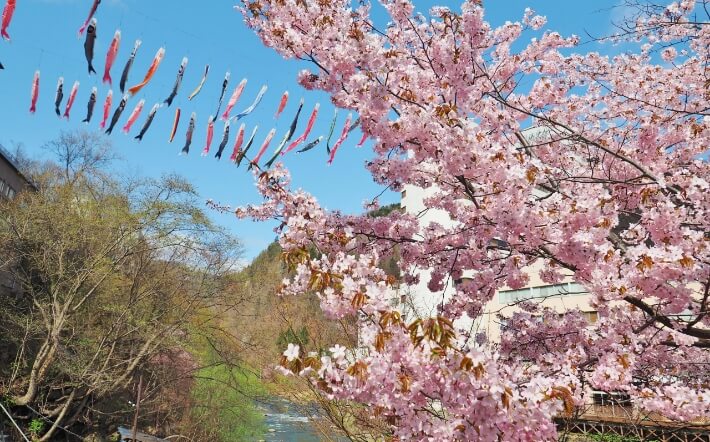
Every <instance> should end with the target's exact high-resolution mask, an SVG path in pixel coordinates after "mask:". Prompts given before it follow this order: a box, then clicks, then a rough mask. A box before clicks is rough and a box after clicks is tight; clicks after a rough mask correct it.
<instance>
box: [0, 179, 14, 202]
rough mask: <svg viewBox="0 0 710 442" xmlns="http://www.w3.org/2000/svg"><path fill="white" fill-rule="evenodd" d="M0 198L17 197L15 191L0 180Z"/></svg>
mask: <svg viewBox="0 0 710 442" xmlns="http://www.w3.org/2000/svg"><path fill="white" fill-rule="evenodd" d="M0 197H3V198H7V199H12V198H14V197H15V189H13V188H12V186H10V185H9V184H7V183H6V182H5V180H3V179H2V178H0Z"/></svg>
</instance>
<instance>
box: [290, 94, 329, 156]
mask: <svg viewBox="0 0 710 442" xmlns="http://www.w3.org/2000/svg"><path fill="white" fill-rule="evenodd" d="M318 109H320V103H316V105H315V107H314V108H313V111H312V112H311V116H310V117H309V118H308V124H307V125H306V130H305V131H303V133H302V134H301V136H300V137H298V138H296V139H295V140H293V141H292V142H291V144H289V145H288V147H287V148H286V150H284V151H283V152H281V155H286V154H287V153H289V152H291V151H292V150H293V149H295V148H296V146H298V145H299V144H301V143H303V142H304V141H306V138H308V135H309V134H310V133H311V129H313V124H314V123H315V122H316V118H317V117H318Z"/></svg>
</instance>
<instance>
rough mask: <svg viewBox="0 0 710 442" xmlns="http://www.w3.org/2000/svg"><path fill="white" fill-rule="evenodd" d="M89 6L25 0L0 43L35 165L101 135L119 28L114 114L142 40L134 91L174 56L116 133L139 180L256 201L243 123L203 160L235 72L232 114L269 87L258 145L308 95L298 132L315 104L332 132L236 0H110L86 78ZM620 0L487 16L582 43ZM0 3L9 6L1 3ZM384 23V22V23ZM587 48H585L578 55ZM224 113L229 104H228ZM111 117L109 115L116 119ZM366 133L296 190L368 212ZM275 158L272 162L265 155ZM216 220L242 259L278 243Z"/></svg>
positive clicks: (251, 120)
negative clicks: (72, 139) (236, 242)
mask: <svg viewBox="0 0 710 442" xmlns="http://www.w3.org/2000/svg"><path fill="white" fill-rule="evenodd" d="M91 3H92V0H18V1H17V9H16V11H15V16H14V18H13V21H12V23H11V25H10V28H9V33H10V35H11V37H12V42H10V43H8V42H4V41H3V42H0V61H2V63H3V64H4V65H5V70H4V71H0V144H3V145H4V146H5V147H6V148H8V149H10V150H12V149H13V147H14V145H15V144H16V143H22V144H23V146H24V149H25V151H26V152H27V153H28V154H30V155H32V156H34V157H35V158H42V157H44V155H45V153H44V151H42V149H41V146H42V145H43V144H44V143H46V142H47V141H49V140H51V139H53V138H55V137H56V136H57V135H58V133H59V131H60V130H62V129H65V130H74V129H79V128H86V129H88V130H99V129H98V124H99V121H100V119H101V112H102V111H101V109H102V107H103V100H104V98H105V96H106V92H107V90H108V85H104V84H102V83H101V75H102V74H103V66H104V61H105V57H106V50H107V48H108V45H109V44H110V41H111V38H112V37H113V34H114V31H115V30H116V29H120V30H121V32H122V41H121V47H120V50H119V54H118V57H117V59H116V62H115V64H114V67H113V69H112V76H113V78H114V107H115V105H116V104H117V103H118V101H119V100H120V91H119V90H118V80H119V79H120V75H121V71H122V69H123V65H124V63H125V61H126V59H127V57H128V55H129V53H130V51H131V48H132V47H133V42H134V41H135V40H136V39H141V40H142V42H143V44H142V46H141V47H140V49H139V51H138V55H137V57H136V60H135V63H134V65H133V69H132V71H131V75H130V77H129V81H128V83H129V84H130V85H133V84H135V83H137V82H139V81H140V80H141V79H142V77H143V74H144V73H145V71H146V69H147V67H148V65H149V64H150V62H151V60H152V58H153V56H154V55H155V52H156V51H157V49H158V48H159V47H161V46H164V47H165V48H166V55H165V59H164V60H163V63H162V64H161V66H160V68H159V70H158V72H157V74H156V76H155V77H154V79H153V80H152V82H151V83H149V85H148V86H146V87H145V88H144V89H143V91H141V92H140V93H139V94H138V95H137V96H136V97H134V98H132V99H131V100H130V101H129V103H128V105H127V106H126V110H125V112H124V114H123V116H122V119H121V121H120V125H119V126H118V127H117V129H115V130H114V133H113V135H112V136H111V138H112V140H113V143H114V148H115V150H116V151H117V152H118V153H119V154H120V155H121V156H122V157H123V161H122V162H121V163H120V167H121V168H122V169H123V170H124V171H126V172H128V173H131V174H138V175H143V176H154V177H158V176H160V175H162V174H166V173H178V174H181V175H183V176H185V177H187V178H188V179H189V180H190V181H192V182H193V183H194V184H195V186H196V187H197V189H198V191H199V192H200V195H201V197H203V198H204V199H205V200H206V199H208V198H211V199H213V200H215V201H218V202H221V203H223V204H229V205H231V206H238V205H243V204H247V203H254V202H258V201H259V200H260V198H259V196H258V194H257V193H256V190H255V189H254V184H253V180H252V177H251V174H249V173H247V172H246V168H245V167H241V168H236V167H235V166H234V165H233V164H232V163H230V162H229V161H228V158H229V154H230V153H231V147H232V144H233V141H234V137H235V136H236V132H237V128H238V126H239V125H238V124H233V125H232V128H231V139H230V142H229V144H228V147H227V149H226V150H225V155H224V156H223V159H222V160H221V161H219V162H218V161H216V160H215V159H214V158H213V154H214V151H215V149H216V148H217V145H218V144H219V141H220V139H221V135H222V123H221V122H217V123H216V124H215V137H214V141H213V145H212V154H211V155H209V156H207V157H201V156H200V152H201V150H202V148H203V147H204V143H205V138H206V126H207V120H208V117H209V115H210V114H212V113H214V112H215V110H216V107H217V101H218V97H219V92H220V89H221V84H222V79H223V77H224V74H225V72H226V71H230V72H231V82H230V85H229V87H228V91H227V96H226V97H225V104H226V101H227V100H228V98H229V94H231V91H232V90H233V88H234V87H235V86H236V84H237V83H238V82H239V81H240V80H241V79H242V78H247V79H248V83H247V87H246V89H245V91H244V93H243V94H242V97H241V99H240V100H239V102H238V103H237V105H236V106H235V109H234V111H233V112H232V115H234V114H235V113H236V112H239V111H241V110H242V109H244V108H245V107H246V106H247V105H248V104H250V103H251V101H252V100H253V98H254V97H255V96H256V93H257V91H258V90H259V88H260V87H261V85H263V84H267V85H268V86H269V90H268V92H267V93H266V95H265V96H264V99H263V101H262V103H261V105H260V106H259V107H258V108H257V109H256V111H254V112H253V113H252V114H251V115H250V116H248V117H246V118H244V119H243V120H242V122H245V123H246V126H247V133H250V131H251V128H252V127H253V126H254V125H259V132H258V134H257V137H256V142H257V143H258V144H257V145H256V146H255V147H253V148H252V149H256V148H258V147H259V144H260V143H261V141H262V140H263V138H264V137H265V135H266V133H267V132H268V131H269V129H271V128H272V127H276V129H277V134H276V137H275V141H274V142H273V143H272V147H271V148H273V147H274V146H275V145H276V144H277V142H278V140H279V139H280V138H281V136H282V134H283V133H284V132H285V131H286V129H287V128H288V126H289V125H290V123H291V119H292V118H293V113H294V112H295V109H296V107H297V105H298V100H299V99H300V98H301V97H303V98H304V99H305V106H304V109H303V112H302V115H301V120H300V124H299V129H297V135H298V134H300V132H301V131H302V128H303V127H304V126H305V121H306V120H307V117H308V115H309V114H310V112H311V109H312V108H313V105H314V104H315V103H316V102H320V103H321V111H320V116H319V119H318V121H317V122H316V126H315V127H314V130H313V132H312V134H311V137H310V138H311V139H312V138H315V137H316V136H318V135H320V134H325V133H326V132H327V130H328V126H329V123H330V118H332V115H333V106H332V104H331V103H330V100H329V99H328V97H327V96H326V95H324V94H322V93H318V92H312V91H305V90H304V89H302V88H300V87H299V86H298V85H297V83H296V81H295V78H296V73H297V72H298V71H299V70H300V69H302V68H303V67H305V65H304V64H300V63H297V62H294V61H286V60H284V59H282V58H281V57H280V56H279V55H277V54H276V53H275V52H274V51H272V50H270V49H268V48H266V47H264V46H263V45H262V44H261V43H260V41H259V39H258V38H257V37H256V36H255V35H254V34H253V33H252V31H250V30H249V29H247V27H246V26H245V25H244V23H243V22H242V18H241V15H240V14H239V13H238V12H236V11H235V10H234V9H233V6H234V4H235V2H234V1H233V0H209V1H188V0H170V1H168V0H103V1H102V3H101V5H100V6H99V9H98V12H97V14H96V17H97V19H98V38H97V41H96V51H95V57H94V65H95V66H96V70H97V71H98V73H99V74H98V76H97V75H93V76H88V74H87V71H86V61H85V58H84V50H83V42H84V39H83V37H82V39H77V30H78V28H79V26H80V25H81V24H82V23H83V21H84V19H85V18H86V15H87V13H88V11H89V8H90V6H91ZM615 3H617V0H594V1H591V2H579V1H564V0H506V1H493V0H488V1H484V4H485V5H486V6H487V17H488V20H489V21H490V22H491V23H492V24H494V25H496V24H501V23H503V22H505V21H507V20H510V21H514V20H518V19H519V18H520V17H521V16H522V14H523V10H524V9H525V7H526V6H530V7H532V8H533V9H535V10H536V11H537V12H538V13H539V14H542V15H546V16H547V17H548V24H547V26H546V28H547V29H553V30H556V31H558V32H561V33H562V34H563V35H568V34H572V33H574V34H578V35H580V36H582V37H583V40H584V39H586V37H584V36H585V31H588V32H590V33H592V34H595V35H603V34H608V33H609V32H610V30H611V26H610V22H611V20H612V19H613V18H618V17H619V15H620V11H619V10H618V9H612V7H613V6H614V4H615ZM0 4H4V2H3V1H2V0H0ZM415 4H416V5H417V8H418V9H419V10H421V11H426V10H428V8H429V7H431V6H433V5H435V4H446V5H448V6H450V7H451V8H452V9H454V10H457V9H458V5H459V2H451V1H447V2H443V1H438V2H436V1H420V2H417V1H415ZM377 20H378V21H379V22H382V20H385V17H384V16H383V15H381V14H379V15H378V17H377ZM588 49H591V48H588V47H583V48H582V49H581V50H585V51H586V50H588ZM184 56H186V57H188V58H189V64H188V66H187V69H186V72H185V77H184V81H183V85H182V88H181V90H180V92H179V94H178V96H177V98H176V99H175V102H174V103H173V105H172V107H170V108H167V107H163V108H161V109H160V110H159V111H158V114H157V115H156V118H155V121H154V122H153V126H152V127H151V129H150V131H149V132H148V133H147V135H146V136H145V138H144V141H143V142H142V143H140V144H139V143H136V142H134V141H133V136H134V135H136V134H137V132H138V131H139V130H140V127H141V126H142V124H143V121H144V118H145V116H146V115H147V112H148V110H149V109H150V108H151V107H152V106H153V104H154V103H156V102H159V101H160V102H162V101H163V100H164V99H165V98H166V97H167V96H168V94H169V93H170V90H171V89H172V86H173V83H174V81H175V75H176V73H177V69H178V66H179V64H180V61H181V60H182V57H184ZM205 64H209V65H210V74H209V77H208V80H207V82H206V84H205V86H204V88H203V90H202V92H201V93H200V95H198V96H197V98H195V99H194V100H193V101H188V100H187V95H188V94H189V93H190V92H191V91H192V90H193V89H194V88H195V86H196V85H197V83H198V82H199V80H200V78H201V76H202V73H203V70H204V66H205ZM37 69H39V70H40V71H41V85H40V97H39V102H38V110H37V113H36V114H35V115H30V114H29V112H28V108H29V105H30V88H31V82H32V76H33V74H34V71H35V70H37ZM59 76H63V77H64V80H65V102H66V97H67V96H68V94H69V89H70V88H71V85H72V83H73V82H74V81H75V80H79V81H80V82H81V86H80V88H79V93H78V96H77V99H76V102H75V103H74V108H73V110H72V118H71V121H68V122H67V121H66V120H64V119H61V120H60V119H58V118H57V117H56V115H55V114H54V111H53V102H54V91H55V87H56V82H57V78H58V77H59ZM93 86H96V87H98V89H99V97H98V100H97V104H96V109H95V111H94V118H93V120H92V122H91V124H90V125H88V126H86V125H85V124H83V123H81V120H82V119H83V118H84V116H85V113H86V102H87V99H88V96H89V93H90V90H91V88H92V87H93ZM284 90H289V91H290V95H291V98H290V101H289V104H288V106H287V107H286V110H285V111H284V113H283V115H282V116H281V118H280V119H279V120H277V121H275V120H274V118H273V116H274V113H275V111H276V107H277V105H278V102H279V99H280V97H281V94H282V92H283V91H284ZM141 98H144V99H145V100H146V105H145V108H144V111H143V114H142V115H141V117H140V118H139V120H138V121H137V122H136V123H135V125H134V126H133V131H132V135H131V136H126V135H125V134H123V132H122V131H121V130H120V128H121V127H122V126H123V123H124V122H125V120H126V118H128V114H129V113H130V112H131V110H132V109H133V107H134V106H135V104H136V103H137V102H138V100H140V99H141ZM176 107H180V108H181V109H182V119H181V122H180V126H179V128H178V132H177V135H176V137H175V141H174V142H173V143H172V144H169V143H168V135H169V131H170V126H171V125H172V120H173V115H174V112H175V108H176ZM222 110H224V106H223V107H222ZM193 111H194V112H196V113H197V127H196V130H195V135H194V139H193V144H192V147H191V151H190V154H189V156H178V153H179V151H180V149H181V148H182V145H183V142H184V137H185V130H186V126H187V121H188V119H189V115H190V113H191V112H193ZM112 112H113V111H112ZM346 116H347V112H342V111H341V112H340V113H339V119H338V125H337V126H336V132H337V131H339V130H340V128H341V127H342V124H343V123H344V120H345V118H346ZM360 135H361V134H360V132H359V131H357V132H354V133H353V134H351V136H350V138H349V140H348V142H347V143H346V144H344V145H343V147H342V148H341V150H340V151H339V152H338V156H337V157H336V160H335V162H334V163H333V165H331V166H328V165H326V160H327V157H326V155H325V151H324V147H320V148H316V149H314V150H312V151H310V152H307V153H304V154H298V155H293V154H291V155H289V156H287V157H286V159H285V162H286V165H287V166H288V167H289V168H290V169H291V171H292V174H293V178H294V183H295V185H296V186H298V187H303V188H304V189H306V190H307V191H309V192H311V193H313V194H314V195H316V196H317V197H318V199H319V201H320V202H321V204H322V205H323V206H325V207H327V208H329V209H340V210H342V211H345V212H360V211H361V210H362V203H363V201H365V200H369V199H371V198H373V197H374V196H376V195H378V194H379V193H380V192H381V191H382V190H383V189H382V187H381V186H378V185H376V184H374V183H373V182H372V180H371V178H370V176H369V174H368V173H367V171H366V170H365V169H364V167H363V165H364V163H365V161H366V160H367V159H368V158H370V157H371V156H372V152H371V150H370V148H369V144H366V145H365V147H364V148H360V149H358V148H356V147H355V144H356V143H357V141H358V140H359V138H360ZM267 158H268V155H267ZM398 199H399V195H398V194H395V193H391V192H386V193H385V194H384V195H383V197H382V198H381V202H382V203H388V202H395V201H398ZM212 216H213V217H214V219H215V221H216V222H218V223H219V224H221V225H223V226H225V227H226V228H228V229H229V230H230V231H232V232H233V233H234V234H236V235H237V236H239V237H240V238H241V239H242V241H243V243H244V245H245V249H246V256H245V258H247V259H251V258H253V257H254V256H255V255H256V254H258V253H259V252H260V251H261V250H262V249H263V248H265V247H266V245H268V243H269V242H271V241H272V240H273V239H274V238H275V234H274V233H273V227H274V224H272V223H252V222H249V221H239V220H237V219H236V218H235V217H234V216H233V215H232V214H218V213H214V212H213V213H212Z"/></svg>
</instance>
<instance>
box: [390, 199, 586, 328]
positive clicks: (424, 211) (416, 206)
mask: <svg viewBox="0 0 710 442" xmlns="http://www.w3.org/2000/svg"><path fill="white" fill-rule="evenodd" d="M434 192H435V189H433V188H429V189H422V188H419V187H414V186H407V187H406V188H405V189H404V190H403V191H402V200H401V206H402V208H403V210H404V211H405V212H406V213H409V214H412V215H416V216H419V217H420V220H421V226H422V228H424V227H426V226H428V225H429V224H431V223H432V222H435V223H439V224H442V225H451V223H452V221H451V220H450V219H449V217H448V215H447V214H446V212H444V211H443V210H439V209H428V208H427V207H426V206H425V201H426V199H427V198H429V197H431V196H432V195H433V193H434ZM539 270H540V268H539V266H531V267H529V268H527V269H526V272H527V273H528V275H529V276H530V283H529V285H528V286H527V287H525V288H522V289H518V290H511V289H506V288H503V289H502V290H499V291H498V293H496V294H495V296H494V297H493V299H492V300H491V301H490V302H488V304H487V305H486V307H485V311H484V314H483V316H482V317H481V318H479V319H477V320H476V321H471V320H468V321H465V320H464V321H459V322H458V323H457V324H456V325H457V326H459V327H461V328H462V329H469V330H470V331H471V336H475V335H476V334H478V333H485V335H486V336H487V337H488V340H489V342H498V341H499V340H500V333H501V328H502V327H504V326H505V318H508V317H510V316H511V315H512V314H513V313H514V312H515V311H516V310H517V309H518V307H517V303H518V302H520V301H523V300H531V301H537V302H539V303H541V305H543V306H545V307H549V308H552V309H554V310H555V311H557V312H558V313H560V314H563V313H564V312H565V311H567V310H571V309H579V310H580V311H582V312H584V314H585V315H586V316H587V317H588V319H590V320H591V321H595V320H596V312H595V311H594V309H593V308H592V307H591V306H590V298H591V297H590V295H589V294H588V293H587V292H586V290H585V288H584V287H583V286H582V285H581V284H578V283H576V282H574V281H573V280H572V279H571V278H567V279H566V280H565V281H564V282H563V283H561V284H546V283H544V282H542V281H541V280H540V277H539ZM416 272H417V273H418V274H419V279H420V281H419V283H418V284H417V285H414V286H407V287H403V288H402V289H401V293H400V300H401V301H402V304H403V305H402V308H403V310H404V311H405V313H406V314H407V315H408V316H417V317H430V316H434V315H436V313H437V306H438V305H440V304H441V302H442V300H448V299H449V298H450V297H451V296H453V293H454V286H455V284H456V283H458V282H459V281H453V280H451V281H447V284H446V288H445V289H444V290H443V291H440V292H432V291H430V290H429V289H428V287H427V284H428V282H429V279H430V276H429V275H430V272H429V270H427V269H417V270H416ZM464 277H465V275H464Z"/></svg>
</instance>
